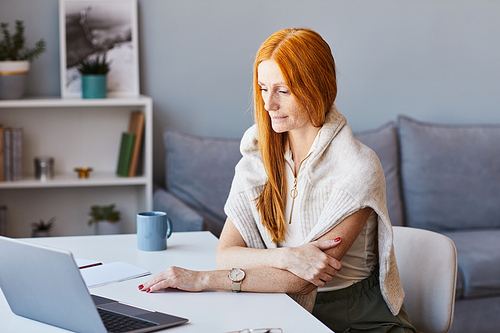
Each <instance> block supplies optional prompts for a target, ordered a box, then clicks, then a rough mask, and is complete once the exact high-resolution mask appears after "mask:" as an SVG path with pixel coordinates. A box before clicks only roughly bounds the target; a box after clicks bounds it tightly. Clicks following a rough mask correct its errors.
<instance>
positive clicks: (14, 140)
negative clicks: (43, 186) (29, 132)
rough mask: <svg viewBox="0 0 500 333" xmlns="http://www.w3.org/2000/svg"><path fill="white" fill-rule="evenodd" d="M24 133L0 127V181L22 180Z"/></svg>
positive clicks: (17, 129) (15, 129)
mask: <svg viewBox="0 0 500 333" xmlns="http://www.w3.org/2000/svg"><path fill="white" fill-rule="evenodd" d="M23 146H24V132H23V129H22V128H10V127H5V128H4V127H3V126H2V125H0V181H12V180H21V179H22V178H23Z"/></svg>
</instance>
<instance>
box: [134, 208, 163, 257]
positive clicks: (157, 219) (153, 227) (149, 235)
mask: <svg viewBox="0 0 500 333" xmlns="http://www.w3.org/2000/svg"><path fill="white" fill-rule="evenodd" d="M136 222H137V248H138V249H139V250H141V251H162V250H166V249H167V238H168V237H170V235H171V234H172V223H171V222H170V220H169V219H168V217H167V213H165V212H143V213H139V214H137V218H136Z"/></svg>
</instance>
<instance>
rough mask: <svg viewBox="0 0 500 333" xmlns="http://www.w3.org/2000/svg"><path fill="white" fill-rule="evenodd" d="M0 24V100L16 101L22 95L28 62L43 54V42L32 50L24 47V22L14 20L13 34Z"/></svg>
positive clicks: (6, 25)
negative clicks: (0, 37) (0, 36)
mask: <svg viewBox="0 0 500 333" xmlns="http://www.w3.org/2000/svg"><path fill="white" fill-rule="evenodd" d="M8 28H9V24H8V23H5V22H2V23H1V24H0V31H1V33H2V39H1V40H0V99H16V98H21V97H22V96H23V95H24V88H25V81H26V74H27V73H28V71H29V68H30V62H32V61H33V60H34V59H35V58H36V57H38V56H39V55H40V54H42V53H43V52H45V41H44V40H43V39H40V40H39V41H38V42H37V43H36V44H35V47H33V48H27V47H25V42H26V38H25V35H24V22H23V21H20V20H16V26H15V32H14V34H11V33H10V31H9V29H8Z"/></svg>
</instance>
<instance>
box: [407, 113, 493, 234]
mask: <svg viewBox="0 0 500 333" xmlns="http://www.w3.org/2000/svg"><path fill="white" fill-rule="evenodd" d="M399 135H400V147H401V177H402V188H403V197H404V207H405V212H406V223H407V225H408V226H411V227H416V228H424V229H430V230H436V231H442V230H456V229H473V228H495V227H500V219H499V216H500V205H499V204H498V198H500V126H498V125H438V124H431V123H423V122H419V121H415V120H413V119H410V118H408V117H399Z"/></svg>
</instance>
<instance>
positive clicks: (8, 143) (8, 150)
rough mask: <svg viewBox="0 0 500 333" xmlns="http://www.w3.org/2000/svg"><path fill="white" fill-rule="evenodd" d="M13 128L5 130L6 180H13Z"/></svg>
mask: <svg viewBox="0 0 500 333" xmlns="http://www.w3.org/2000/svg"><path fill="white" fill-rule="evenodd" d="M11 168H12V129H11V128H10V127H7V128H5V129H4V130H3V176H4V180H7V181H9V180H12V171H11Z"/></svg>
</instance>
